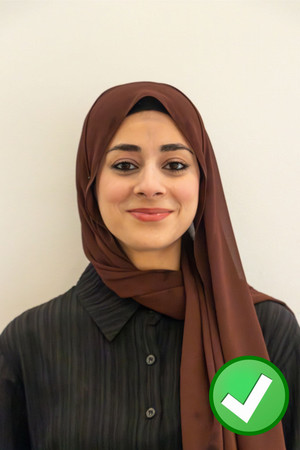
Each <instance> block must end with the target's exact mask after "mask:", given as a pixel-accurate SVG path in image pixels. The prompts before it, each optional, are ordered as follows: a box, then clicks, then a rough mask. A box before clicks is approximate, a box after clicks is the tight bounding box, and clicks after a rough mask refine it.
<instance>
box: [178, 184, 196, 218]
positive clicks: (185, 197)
mask: <svg viewBox="0 0 300 450" xmlns="http://www.w3.org/2000/svg"><path fill="white" fill-rule="evenodd" d="M176 195H177V198H178V201H179V202H180V203H181V205H182V207H183V209H191V208H193V209H195V210H196V208H197V205H198V197H199V179H198V177H191V178H189V179H186V180H184V182H183V183H181V184H180V185H178V186H177V188H176Z"/></svg>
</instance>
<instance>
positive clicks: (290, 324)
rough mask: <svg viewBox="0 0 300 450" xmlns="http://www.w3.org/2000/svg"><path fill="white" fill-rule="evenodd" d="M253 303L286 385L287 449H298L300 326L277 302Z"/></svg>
mask: <svg viewBox="0 0 300 450" xmlns="http://www.w3.org/2000/svg"><path fill="white" fill-rule="evenodd" d="M255 306H256V312H257V316H258V319H259V322H260V325H261V328H262V332H263V335H264V338H265V342H266V345H267V349H268V352H269V356H270V360H271V362H273V364H275V365H276V366H277V367H278V368H279V369H280V370H281V372H282V373H283V375H284V376H285V378H286V381H287V383H288V386H289V405H288V408H287V411H286V413H285V415H284V417H283V419H282V425H283V431H284V437H285V441H286V448H287V450H297V449H300V328H299V325H298V322H297V320H296V318H295V316H294V315H293V314H292V312H291V311H289V310H288V309H287V308H285V307H284V306H283V305H281V304H279V303H275V302H273V301H266V302H262V303H259V304H257V305H255Z"/></svg>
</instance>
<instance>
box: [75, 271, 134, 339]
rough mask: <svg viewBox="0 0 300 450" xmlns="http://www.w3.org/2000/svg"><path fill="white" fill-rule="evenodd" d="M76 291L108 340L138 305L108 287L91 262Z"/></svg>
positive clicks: (117, 332) (117, 331) (118, 330)
mask: <svg viewBox="0 0 300 450" xmlns="http://www.w3.org/2000/svg"><path fill="white" fill-rule="evenodd" d="M76 293H77V296H78V299H79V301H80V303H81V304H82V306H83V307H84V309H85V310H86V311H87V312H88V314H89V315H90V316H91V318H92V319H93V320H94V322H96V324H97V326H98V328H100V330H101V332H102V333H103V334H104V336H105V337H106V339H108V340H109V341H112V340H113V339H114V338H115V337H116V336H117V335H118V334H119V332H120V331H121V329H122V328H123V327H124V325H125V324H126V323H127V322H128V321H129V319H130V318H131V317H132V316H133V314H134V313H135V312H136V310H137V309H138V308H139V307H140V305H139V304H138V303H137V302H135V301H134V300H133V299H131V298H121V297H119V296H118V295H117V294H116V293H115V292H114V291H112V290H111V289H109V288H108V287H107V286H106V285H105V284H104V283H103V281H102V280H101V278H100V276H99V275H98V273H97V272H96V270H95V268H94V266H93V265H92V264H89V265H88V266H87V268H86V269H85V271H84V272H83V274H82V275H81V277H80V279H79V281H78V283H77V285H76Z"/></svg>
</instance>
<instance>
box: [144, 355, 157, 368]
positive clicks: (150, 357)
mask: <svg viewBox="0 0 300 450" xmlns="http://www.w3.org/2000/svg"><path fill="white" fill-rule="evenodd" d="M155 361H156V358H155V356H154V355H148V356H147V358H146V363H147V364H148V366H152V364H154V363H155Z"/></svg>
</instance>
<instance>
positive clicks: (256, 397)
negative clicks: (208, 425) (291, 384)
mask: <svg viewBox="0 0 300 450" xmlns="http://www.w3.org/2000/svg"><path fill="white" fill-rule="evenodd" d="M271 383H272V380H271V378H269V377H266V376H265V375H263V374H262V375H260V377H259V379H258V380H257V382H256V384H255V386H254V388H253V389H252V391H251V392H250V394H249V395H248V398H247V399H246V401H245V403H241V402H239V401H238V400H237V399H236V398H234V397H232V395H230V394H227V395H226V397H225V398H224V400H222V402H221V404H222V405H224V406H225V407H226V408H227V409H229V411H231V412H233V414H235V415H236V416H238V417H239V418H240V419H242V420H243V421H244V422H246V423H248V422H249V420H250V418H251V417H252V415H253V413H254V411H255V410H256V408H257V407H258V405H259V403H260V401H261V399H262V398H263V396H264V395H265V393H266V392H267V390H268V388H269V386H270V384H271Z"/></svg>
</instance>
